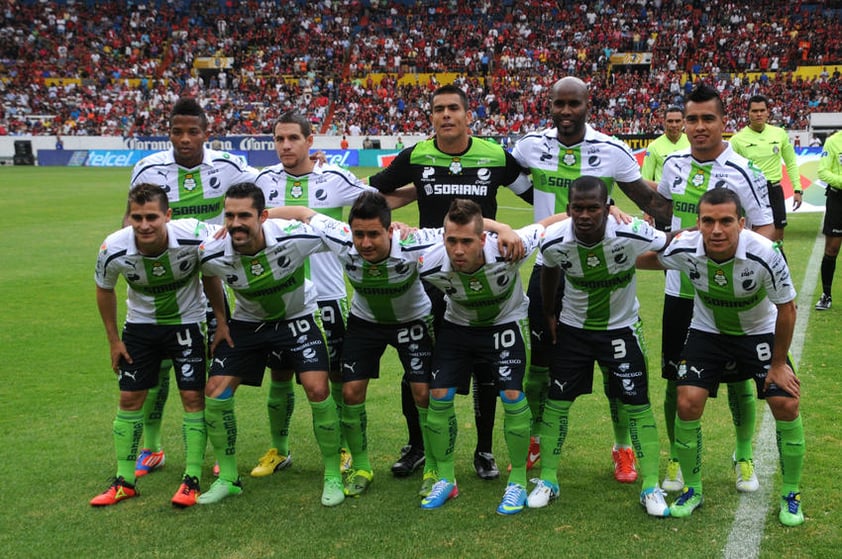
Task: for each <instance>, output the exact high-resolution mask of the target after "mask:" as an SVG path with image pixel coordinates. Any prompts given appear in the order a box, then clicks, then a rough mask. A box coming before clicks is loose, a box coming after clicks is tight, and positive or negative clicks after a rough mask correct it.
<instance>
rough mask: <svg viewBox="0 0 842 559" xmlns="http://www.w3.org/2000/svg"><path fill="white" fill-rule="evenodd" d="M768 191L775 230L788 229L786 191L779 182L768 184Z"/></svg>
mask: <svg viewBox="0 0 842 559" xmlns="http://www.w3.org/2000/svg"><path fill="white" fill-rule="evenodd" d="M766 190H768V192H769V205H770V206H771V207H772V221H773V222H774V223H775V229H783V228H784V227H786V197H785V196H784V189H783V187H782V186H781V183H779V182H767V183H766Z"/></svg>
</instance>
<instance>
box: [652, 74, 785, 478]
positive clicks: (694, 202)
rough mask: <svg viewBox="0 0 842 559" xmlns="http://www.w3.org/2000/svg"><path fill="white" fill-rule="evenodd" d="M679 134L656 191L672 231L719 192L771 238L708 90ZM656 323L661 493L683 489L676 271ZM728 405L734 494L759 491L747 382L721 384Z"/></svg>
mask: <svg viewBox="0 0 842 559" xmlns="http://www.w3.org/2000/svg"><path fill="white" fill-rule="evenodd" d="M684 124H685V129H686V131H687V137H688V138H689V140H690V149H689V150H682V151H679V152H676V153H674V154H672V155H670V156H669V157H667V159H666V162H665V163H664V171H663V175H662V176H661V182H660V183H659V184H658V192H660V193H661V194H662V195H663V196H664V197H666V198H668V199H670V200H671V201H672V209H673V212H672V230H673V231H678V230H679V229H685V228H688V227H692V226H693V225H695V223H696V219H697V211H698V207H699V199H700V198H701V196H702V194H704V193H705V192H706V191H708V190H711V189H714V188H727V189H729V190H733V191H734V192H736V193H737V195H738V196H739V198H740V205H741V207H742V208H743V209H744V211H745V212H746V217H747V218H748V221H749V222H750V223H751V225H752V227H753V228H754V230H755V231H757V232H758V233H760V234H761V235H764V236H766V237H768V238H771V237H772V234H773V232H774V226H773V223H772V212H771V210H770V209H769V203H768V199H767V196H766V179H765V177H764V176H763V174H762V173H761V172H760V171H759V170H758V169H757V168H756V167H755V166H754V165H752V164H751V162H749V161H748V160H746V159H745V158H744V157H741V156H739V155H737V154H736V153H734V151H733V149H732V148H731V146H730V144H729V143H728V142H725V141H724V140H723V139H722V133H723V132H724V131H725V107H724V105H723V104H722V99H720V97H719V94H718V93H717V91H716V90H715V89H713V88H711V87H709V86H706V85H700V86H698V87H696V88H695V89H694V90H693V91H691V92H690V94H689V95H688V96H687V99H686V106H685V116H684ZM664 291H665V295H664V310H663V320H662V323H661V328H662V330H661V376H663V378H665V379H666V380H667V389H666V393H665V396H664V417H665V420H666V425H667V435H668V436H669V440H670V460H669V462H668V464H667V473H666V477H665V478H664V482H663V484H662V487H663V488H664V489H666V490H667V491H680V490H681V489H683V488H684V481H683V478H682V472H681V469H680V466H679V462H678V454H677V453H678V449H677V448H676V443H675V430H674V425H675V405H676V404H675V402H676V380H677V374H678V363H679V362H680V359H681V351H682V348H683V347H684V340H685V339H686V337H687V328H688V327H689V325H690V319H691V317H692V314H693V293H694V291H693V285H692V283H691V282H690V281H689V280H688V279H687V278H686V277H684V276H682V275H681V274H679V273H678V272H676V271H673V270H670V271H667V277H666V287H665V289H664ZM728 402H729V405H730V407H731V413H732V416H733V420H734V426H735V429H736V438H737V441H736V450H735V453H734V468H735V473H736V486H737V490H739V491H747V492H750V491H756V490H757V489H758V487H759V484H758V482H757V476H756V475H755V473H754V463H753V462H752V456H753V451H752V438H753V436H754V427H755V418H756V413H757V411H756V399H755V396H754V389H753V387H752V386H751V383H750V382H748V381H740V382H735V383H728Z"/></svg>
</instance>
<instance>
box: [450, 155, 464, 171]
mask: <svg viewBox="0 0 842 559" xmlns="http://www.w3.org/2000/svg"><path fill="white" fill-rule="evenodd" d="M449 170H450V174H451V175H458V174H461V173H462V161H461V160H460V159H459V158H458V157H454V158H453V161H451V162H450V167H449Z"/></svg>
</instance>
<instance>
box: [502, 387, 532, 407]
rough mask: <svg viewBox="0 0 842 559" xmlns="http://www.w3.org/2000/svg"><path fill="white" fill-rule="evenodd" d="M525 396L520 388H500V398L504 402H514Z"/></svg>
mask: <svg viewBox="0 0 842 559" xmlns="http://www.w3.org/2000/svg"><path fill="white" fill-rule="evenodd" d="M525 397H526V396H525V395H524V393H523V392H521V391H520V390H501V391H500V399H501V400H502V401H503V403H504V404H516V403H518V402H520V401H521V400H523V399H524V398H525Z"/></svg>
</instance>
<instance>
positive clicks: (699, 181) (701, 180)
mask: <svg viewBox="0 0 842 559" xmlns="http://www.w3.org/2000/svg"><path fill="white" fill-rule="evenodd" d="M690 182H691V183H693V186H696V187H699V186H702V185H703V184H705V172H704V171H702V170H701V169H699V170H698V171H696V174H695V175H693V178H692V179H691V180H690Z"/></svg>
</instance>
